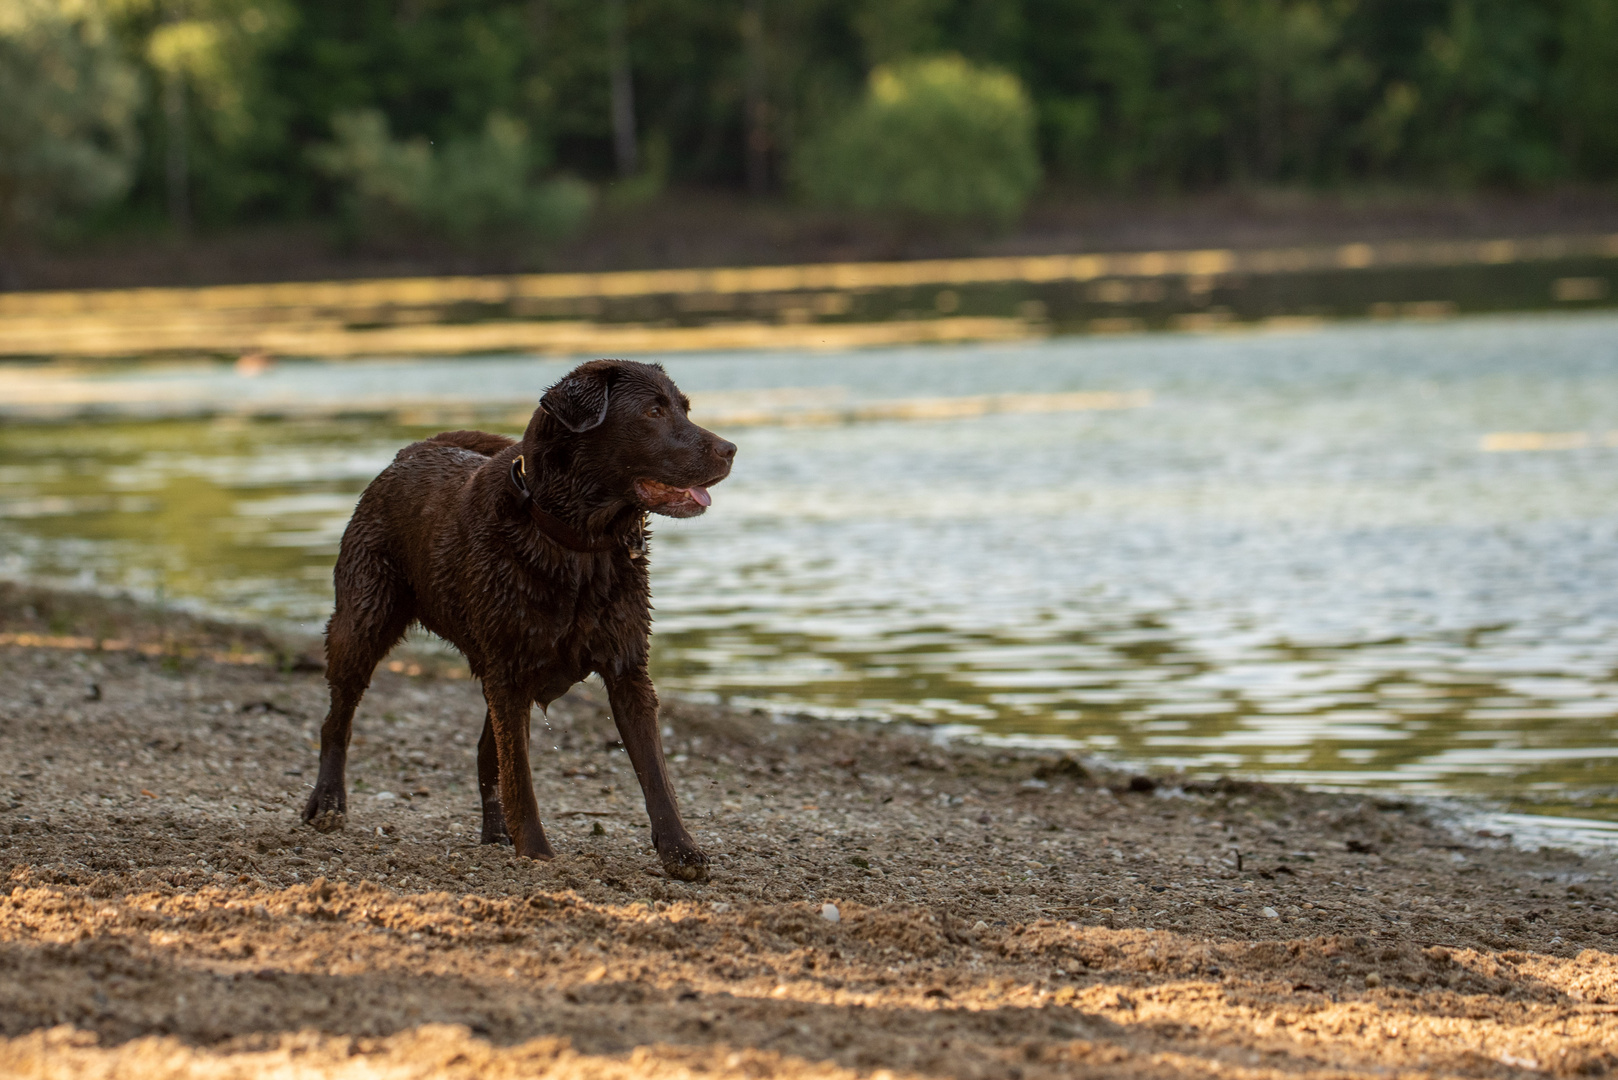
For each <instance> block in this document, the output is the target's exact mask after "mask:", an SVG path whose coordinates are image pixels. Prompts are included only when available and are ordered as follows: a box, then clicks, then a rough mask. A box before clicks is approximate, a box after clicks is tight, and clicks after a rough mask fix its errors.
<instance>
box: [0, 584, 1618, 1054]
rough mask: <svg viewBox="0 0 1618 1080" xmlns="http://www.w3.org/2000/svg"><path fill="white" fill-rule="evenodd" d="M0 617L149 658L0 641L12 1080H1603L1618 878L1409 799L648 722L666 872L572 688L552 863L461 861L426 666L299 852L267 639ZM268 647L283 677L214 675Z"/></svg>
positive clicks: (456, 747) (306, 689)
mask: <svg viewBox="0 0 1618 1080" xmlns="http://www.w3.org/2000/svg"><path fill="white" fill-rule="evenodd" d="M30 613H31V614H30ZM0 616H3V622H4V623H5V625H0V632H6V633H11V634H17V633H24V632H39V633H44V632H49V633H54V634H57V635H59V636H62V637H70V636H82V637H91V638H94V637H96V636H101V637H111V636H114V635H116V636H117V637H118V638H119V639H120V640H128V641H130V642H132V643H135V644H154V645H157V646H159V647H158V648H157V649H156V650H155V651H153V650H144V651H143V650H142V649H141V648H129V649H124V650H120V651H117V652H105V651H103V652H100V653H97V652H95V651H93V650H74V649H40V648H30V647H28V646H26V645H18V644H10V645H0V861H3V866H0V869H3V872H4V874H5V878H6V885H5V886H4V888H3V889H0V1072H6V1073H7V1074H8V1075H16V1076H24V1077H36V1076H37V1077H46V1076H65V1075H83V1074H85V1073H94V1074H98V1075H141V1076H143V1077H146V1076H153V1077H169V1076H173V1077H180V1076H185V1077H202V1076H242V1075H258V1074H261V1073H263V1072H266V1071H275V1070H282V1071H290V1070H294V1069H296V1070H298V1071H299V1075H317V1076H343V1077H348V1076H423V1077H425V1076H441V1075H448V1076H506V1075H519V1074H520V1075H542V1076H547V1077H549V1076H556V1077H563V1076H670V1077H674V1076H691V1075H693V1074H695V1073H701V1074H703V1075H712V1076H719V1077H731V1076H736V1077H741V1076H750V1077H757V1076H783V1077H798V1076H802V1077H816V1078H832V1077H837V1078H842V1077H854V1076H860V1077H866V1076H871V1077H875V1076H880V1075H882V1073H883V1071H886V1072H887V1074H888V1075H889V1076H892V1077H898V1076H939V1077H942V1076H961V1077H1018V1078H1021V1080H1035V1078H1038V1077H1044V1076H1052V1077H1054V1076H1059V1075H1071V1074H1072V1073H1073V1072H1074V1071H1083V1072H1084V1073H1086V1074H1087V1075H1097V1076H1109V1077H1111V1076H1117V1077H1124V1076H1130V1077H1136V1076H1164V1077H1169V1076H1173V1077H1193V1076H1195V1077H1206V1076H1207V1075H1209V1074H1210V1073H1212V1072H1218V1073H1221V1074H1227V1073H1228V1074H1232V1075H1237V1076H1241V1077H1243V1078H1249V1077H1250V1078H1252V1080H1259V1078H1261V1077H1263V1078H1270V1077H1276V1076H1280V1075H1291V1076H1296V1075H1309V1076H1316V1075H1318V1076H1320V1077H1322V1078H1324V1077H1327V1076H1329V1077H1332V1078H1342V1077H1358V1076H1366V1077H1370V1076H1385V1075H1387V1074H1388V1073H1389V1072H1390V1071H1391V1072H1398V1073H1401V1074H1403V1075H1410V1076H1417V1075H1421V1076H1426V1075H1433V1076H1438V1075H1444V1076H1468V1077H1471V1076H1477V1077H1496V1076H1508V1075H1526V1074H1527V1073H1530V1072H1541V1073H1554V1074H1557V1075H1568V1076H1573V1075H1598V1074H1600V1073H1602V1072H1604V1071H1608V1070H1611V1069H1613V1068H1618V1053H1615V1052H1614V1047H1618V955H1615V953H1618V861H1615V860H1614V858H1613V857H1612V856H1611V855H1610V854H1600V855H1597V854H1579V853H1577V852H1572V851H1566V850H1555V849H1541V850H1538V851H1533V852H1528V851H1521V850H1517V849H1515V848H1512V847H1510V846H1507V845H1506V844H1505V843H1504V842H1502V841H1501V840H1499V839H1498V838H1491V837H1482V836H1477V835H1475V834H1473V835H1471V836H1466V835H1459V836H1458V835H1456V834H1455V833H1453V832H1452V831H1450V830H1449V829H1448V828H1446V827H1445V826H1442V825H1440V824H1438V823H1436V822H1435V821H1434V820H1433V818H1432V816H1431V815H1430V814H1429V813H1427V812H1426V811H1424V810H1423V809H1422V808H1421V807H1420V806H1418V805H1416V804H1414V803H1412V802H1410V801H1408V800H1404V799H1399V798H1382V797H1377V796H1374V795H1369V794H1354V795H1349V794H1334V793H1323V792H1309V791H1304V790H1302V789H1299V788H1294V787H1289V786H1286V785H1277V784H1267V783H1262V782H1250V781H1232V780H1215V781H1199V780H1186V779H1184V778H1176V777H1149V776H1146V775H1143V774H1133V773H1129V772H1103V771H1099V770H1097V769H1095V768H1093V767H1091V765H1089V764H1086V763H1084V762H1081V761H1076V760H1074V759H1072V758H1071V757H1065V756H1062V755H1058V754H1052V753H1041V752H1037V751H1027V750H1016V749H1012V748H997V747H989V746H981V745H975V746H974V745H967V744H962V743H951V744H948V745H944V746H940V745H937V744H936V743H934V742H933V741H932V740H930V739H927V738H923V737H918V736H917V735H916V734H915V733H914V732H911V731H907V730H904V729H899V728H896V727H893V726H890V725H881V724H858V723H851V722H846V721H839V722H825V721H814V720H809V719H786V718H780V717H771V716H769V715H768V714H766V713H764V712H763V711H762V710H759V711H757V712H756V713H755V712H749V711H745V710H737V709H728V708H718V707H713V706H706V705H701V704H697V703H693V702H689V701H670V702H666V703H665V709H664V722H665V724H666V726H667V728H668V731H669V734H668V735H667V736H666V741H667V749H668V752H669V755H670V767H671V771H672V772H673V775H674V779H675V784H676V790H677V791H678V793H679V796H680V798H681V800H682V804H683V806H684V809H685V814H686V818H687V821H688V822H689V823H690V824H691V825H692V826H693V830H694V832H695V833H696V834H697V836H698V838H699V840H701V842H703V843H704V845H705V846H707V847H708V849H709V851H710V854H711V855H712V856H713V858H714V870H713V880H711V881H710V882H708V883H705V884H700V885H688V884H685V883H681V882H677V881H671V880H669V879H667V878H666V877H664V876H663V875H662V873H661V871H660V870H658V869H657V864H656V860H655V858H654V857H653V855H652V853H651V851H650V847H649V843H648V833H647V824H646V820H645V814H644V810H643V809H642V808H641V806H640V797H639V791H638V788H637V786H636V784H635V780H634V777H633V774H632V773H631V772H630V770H629V769H628V766H627V762H626V761H624V760H623V758H622V755H621V753H619V752H617V751H616V750H615V748H614V742H613V740H614V733H613V731H612V728H611V724H610V720H609V719H608V717H607V715H606V711H605V706H604V703H603V701H602V700H601V698H602V695H600V694H599V693H598V692H596V691H593V690H591V689H590V688H589V687H582V688H578V689H575V691H574V692H572V693H571V694H569V695H568V696H567V697H566V698H564V699H563V700H562V701H560V702H558V703H557V704H556V705H554V706H553V707H552V709H551V710H550V714H549V716H545V717H541V716H536V719H535V733H536V739H535V743H536V747H535V757H536V759H537V760H536V766H537V767H536V784H537V787H538V791H539V798H540V805H541V807H542V813H543V816H544V818H545V820H546V823H547V829H548V830H549V831H550V833H551V835H552V838H553V842H554V843H555V845H556V847H557V849H558V851H559V852H560V855H559V857H558V858H557V859H556V860H554V861H552V862H549V863H537V862H531V861H528V860H519V859H516V858H514V857H513V856H512V855H511V854H510V852H509V850H508V849H503V848H489V847H482V846H480V845H477V844H476V843H475V839H476V829H477V814H476V808H475V806H476V796H475V789H476V785H475V777H474V770H473V767H472V760H473V755H474V753H475V742H476V734H477V720H478V717H479V716H480V715H481V705H480V704H479V697H478V693H477V688H476V687H475V686H474V685H472V684H470V683H469V682H467V681H465V680H449V679H441V678H435V677H433V676H432V674H431V673H430V672H429V671H426V670H424V671H423V674H421V675H417V676H411V675H409V674H404V673H398V672H390V671H380V672H379V673H378V676H377V678H376V680H375V682H374V683H373V686H372V689H371V691H370V693H369V694H368V695H367V697H366V699H365V701H364V703H363V704H362V706H361V710H360V714H359V718H358V720H357V722H356V738H355V746H354V752H353V759H352V765H351V773H350V818H349V822H348V826H347V829H346V830H345V831H343V832H338V833H333V834H327V835H321V834H317V833H314V832H312V831H311V830H309V829H307V828H304V827H302V826H301V825H300V824H299V823H298V820H297V810H298V807H299V806H300V805H301V801H302V793H303V792H304V791H305V790H306V788H305V784H306V780H307V778H309V777H312V775H313V773H312V770H313V768H314V757H315V755H314V751H313V749H312V748H311V738H312V736H313V734H314V729H315V727H316V726H317V725H318V722H319V718H320V716H321V714H322V713H323V711H324V686H323V680H322V679H321V677H320V675H319V674H318V672H317V671H314V670H309V668H310V667H311V666H312V665H310V664H308V663H307V662H306V663H303V664H301V665H300V663H299V661H298V655H299V654H298V653H297V652H296V650H289V649H288V648H287V643H286V642H284V641H278V640H276V639H275V638H274V637H273V636H272V635H269V634H266V633H264V632H263V631H258V630H254V629H252V628H248V627H241V626H227V625H224V624H220V623H209V622H206V621H204V620H200V619H195V618H192V617H190V616H185V615H182V614H178V613H173V612H170V613H167V614H166V615H165V616H164V617H162V618H161V619H158V618H156V617H154V616H153V615H152V613H150V612H147V611H144V610H143V609H141V608H139V607H138V606H137V605H134V604H132V603H128V602H118V601H107V600H102V599H99V598H95V597H85V596H82V595H80V596H74V595H71V594H61V593H51V592H47V591H45V590H39V589H34V590H27V589H18V588H16V587H9V586H0ZM24 624H27V625H24ZM251 651H259V652H264V653H267V654H270V655H273V656H277V657H279V658H280V659H279V660H278V661H277V662H276V663H269V664H250V663H230V662H221V661H220V660H218V659H213V658H210V654H223V655H225V656H226V657H229V656H232V655H234V656H238V657H239V656H241V655H243V654H245V653H247V652H251ZM305 659H306V660H307V658H305ZM542 735H543V736H548V737H547V738H541V736H542ZM546 743H548V744H550V746H553V747H554V749H547V747H546V746H545V745H544V744H546ZM828 913H835V915H836V921H835V922H833V921H831V919H830V918H828V917H827V916H828Z"/></svg>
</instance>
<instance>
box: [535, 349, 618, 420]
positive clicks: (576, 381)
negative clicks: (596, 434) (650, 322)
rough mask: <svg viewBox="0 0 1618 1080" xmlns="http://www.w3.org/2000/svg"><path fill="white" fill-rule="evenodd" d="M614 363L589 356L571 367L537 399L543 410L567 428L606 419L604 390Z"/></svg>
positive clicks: (607, 387)
mask: <svg viewBox="0 0 1618 1080" xmlns="http://www.w3.org/2000/svg"><path fill="white" fill-rule="evenodd" d="M616 370H617V369H616V367H615V366H614V365H613V364H612V363H611V362H610V361H604V360H592V361H591V362H590V363H588V364H582V365H580V366H579V367H576V368H574V369H573V370H572V371H570V372H568V373H567V374H566V375H565V376H563V377H562V380H561V381H560V382H558V383H557V384H556V385H555V386H553V387H551V388H550V389H549V390H547V391H545V396H544V397H542V398H540V399H539V403H540V405H541V406H542V407H543V408H544V409H545V411H546V412H548V413H550V414H551V415H552V416H554V417H556V419H557V420H559V421H561V423H562V426H563V427H565V428H567V429H568V430H569V431H573V432H579V431H589V430H590V429H591V428H595V427H600V426H601V424H602V422H603V421H605V420H606V419H607V392H608V390H609V388H610V384H611V382H612V375H613V373H614V372H615V371H616Z"/></svg>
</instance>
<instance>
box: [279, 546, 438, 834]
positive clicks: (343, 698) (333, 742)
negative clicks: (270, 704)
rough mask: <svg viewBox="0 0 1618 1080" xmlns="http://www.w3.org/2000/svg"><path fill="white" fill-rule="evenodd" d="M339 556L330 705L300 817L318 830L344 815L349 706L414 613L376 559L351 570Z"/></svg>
mask: <svg viewBox="0 0 1618 1080" xmlns="http://www.w3.org/2000/svg"><path fill="white" fill-rule="evenodd" d="M357 561H358V560H350V559H344V558H341V557H340V558H339V559H338V567H337V574H336V578H337V583H338V587H337V610H336V611H335V612H334V613H333V614H332V617H331V621H330V622H329V623H327V624H326V684H327V685H328V686H329V687H330V688H331V709H330V711H329V712H327V713H326V721H325V723H323V724H322V725H321V726H320V775H319V776H318V777H317V778H316V779H315V790H314V791H312V792H310V793H309V801H308V802H307V803H305V804H304V808H303V820H304V821H306V822H308V823H309V824H310V825H312V826H314V828H315V829H316V830H317V831H319V832H332V831H333V830H336V829H341V828H342V827H343V823H344V821H345V819H346V818H347V816H348V788H347V784H346V782H345V779H344V776H345V772H346V770H347V768H348V737H349V734H350V733H351V732H352V731H353V726H354V710H355V709H356V708H358V707H359V703H360V698H362V697H364V696H365V689H366V687H368V686H370V684H371V673H372V672H374V671H375V670H376V665H377V664H378V663H379V662H380V661H381V659H382V658H383V657H384V656H386V655H387V654H388V650H389V649H391V648H393V647H394V646H395V645H397V644H398V643H399V640H400V639H401V638H403V637H404V632H405V629H406V628H407V627H409V625H410V621H411V619H413V618H414V617H415V610H414V603H413V601H412V598H411V596H410V593H409V590H408V588H407V587H406V586H405V585H404V584H403V582H401V581H399V580H398V578H397V576H396V575H393V574H391V573H389V572H388V571H387V568H386V566H385V564H382V563H381V561H380V560H375V561H372V562H371V563H370V565H369V566H366V567H365V568H364V570H365V572H363V573H356V572H355V571H356V569H357V568H356V567H355V565H354V564H355V562H357Z"/></svg>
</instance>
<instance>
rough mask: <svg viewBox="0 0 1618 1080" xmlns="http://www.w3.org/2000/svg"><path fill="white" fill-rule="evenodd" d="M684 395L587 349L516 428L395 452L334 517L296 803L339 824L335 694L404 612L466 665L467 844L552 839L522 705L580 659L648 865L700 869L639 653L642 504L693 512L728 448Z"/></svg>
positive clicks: (350, 703)
mask: <svg viewBox="0 0 1618 1080" xmlns="http://www.w3.org/2000/svg"><path fill="white" fill-rule="evenodd" d="M689 412H690V402H689V401H687V400H686V398H685V396H684V395H683V394H681V393H680V391H679V389H678V388H677V387H676V386H675V385H674V383H673V381H672V380H670V379H669V377H668V375H667V374H666V373H665V372H664V371H663V369H662V368H661V367H659V366H657V365H655V364H638V363H632V362H628V361H621V360H596V361H592V362H590V363H587V364H583V365H581V366H580V367H578V368H576V369H574V370H573V371H572V372H570V373H569V374H568V375H567V376H565V377H564V378H563V379H562V380H561V381H559V382H558V383H556V385H554V386H552V387H551V388H550V389H549V390H547V391H546V392H545V395H544V397H543V398H541V400H540V405H539V408H538V409H536V410H535V411H534V414H533V418H532V419H531V420H530V421H529V423H528V428H527V430H526V431H525V432H524V433H523V436H522V438H521V439H520V440H516V441H513V440H511V439H508V438H505V437H504V436H501V435H492V434H489V433H487V432H482V431H448V432H444V433H442V434H439V435H435V436H433V437H432V438H430V439H427V440H425V441H424V442H419V443H414V444H412V445H410V446H407V447H405V448H404V449H403V450H401V451H399V454H398V456H397V457H396V458H394V460H393V463H392V464H391V465H389V466H388V467H387V468H386V469H384V470H383V471H382V473H381V474H380V475H379V476H378V477H377V478H376V479H375V480H373V481H372V482H371V484H370V486H369V487H367V488H366V489H365V493H364V494H363V495H362V496H361V497H360V501H359V505H358V506H357V507H356V508H355V510H354V516H353V518H352V519H351V520H350V521H349V524H348V528H347V530H346V531H345V532H344V534H343V540H342V547H341V552H340V554H339V555H338V558H337V566H336V570H335V572H334V575H333V576H334V582H335V585H336V608H335V611H334V612H333V614H332V617H331V621H330V622H329V623H328V624H327V627H326V681H327V683H328V684H329V686H330V688H331V709H330V712H329V713H328V714H327V716H326V720H325V723H324V724H323V725H322V727H321V730H320V774H319V777H318V778H317V780H316V781H315V788H314V791H313V792H312V793H311V794H310V796H309V801H308V803H307V805H306V806H305V807H304V811H303V819H304V821H306V822H308V823H309V824H310V825H312V826H313V827H314V828H316V829H319V830H321V831H329V830H332V829H337V828H341V827H342V826H343V823H344V821H345V819H346V816H347V811H348V795H347V788H346V784H345V780H344V769H345V766H346V761H347V753H348V742H349V735H350V732H351V730H352V726H353V718H354V710H355V708H356V706H358V704H359V701H360V698H361V696H362V695H363V694H364V693H365V689H366V687H367V686H368V685H369V684H370V680H371V675H372V672H373V671H374V670H375V668H376V665H377V664H378V663H379V662H380V661H381V660H382V658H383V657H384V656H386V655H387V653H388V651H389V650H390V649H392V648H393V647H394V646H395V645H397V644H398V643H399V641H400V640H401V639H402V638H403V636H404V633H405V631H406V629H407V628H409V626H410V625H411V624H412V623H420V624H421V625H422V626H424V627H426V628H427V629H428V630H430V631H432V632H433V633H435V634H437V635H438V636H440V637H442V638H444V639H445V640H447V641H449V642H450V643H452V644H453V645H454V646H455V647H456V648H458V649H459V650H460V651H461V652H462V653H463V654H464V655H465V656H466V659H467V662H468V664H469V666H470V668H471V671H472V674H473V676H474V677H476V678H477V679H479V680H481V681H482V684H483V696H484V700H485V703H486V704H487V706H488V708H487V712H486V713H485V715H484V722H483V734H482V737H481V738H480V739H479V740H478V790H479V792H480V795H481V798H482V805H483V840H484V842H485V843H501V842H505V841H506V840H507V839H509V840H510V842H511V843H512V844H513V845H514V847H515V848H516V850H517V851H518V852H520V853H521V854H523V855H527V856H530V857H532V858H540V859H548V858H551V857H552V856H553V854H554V852H553V849H552V848H551V845H550V842H549V840H548V839H547V838H546V836H545V830H544V828H543V826H542V825H541V824H540V820H539V808H538V804H537V802H536V800H535V797H534V788H533V781H532V775H531V773H530V771H529V761H528V727H529V716H530V712H531V709H532V706H533V705H534V704H536V703H537V704H538V705H539V706H540V708H541V709H543V708H545V707H546V706H548V705H549V704H550V703H551V702H552V701H554V700H556V699H557V698H558V697H560V696H561V695H562V694H564V693H566V692H567V690H568V689H569V688H570V687H572V686H573V685H574V684H575V683H577V682H578V681H579V680H581V679H583V678H584V677H585V676H586V675H589V674H590V673H592V672H596V673H599V674H600V676H601V678H602V680H603V682H604V683H605V684H606V688H607V695H608V700H609V703H610V705H611V709H612V715H613V719H614V721H615V722H616V724H617V726H618V732H619V735H620V737H621V739H622V741H623V745H624V749H625V750H626V751H627V752H628V755H629V760H630V763H631V764H632V765H633V766H634V769H635V775H636V776H637V777H638V778H639V780H640V785H641V790H642V792H643V794H644V795H645V798H646V810H647V814H648V815H649V816H650V818H651V826H652V843H653V845H654V846H655V847H656V849H657V853H658V856H659V859H660V860H661V862H662V864H663V867H664V869H665V871H666V872H667V873H669V874H670V875H671V876H673V877H676V878H680V879H683V880H687V881H692V880H700V879H702V878H704V877H706V875H707V861H708V860H707V856H706V855H705V854H704V853H703V851H702V849H701V848H700V847H699V846H698V845H697V843H696V841H695V840H694V839H693V838H692V836H691V834H690V833H689V832H687V830H686V828H685V825H684V824H683V822H682V821H681V820H680V811H679V806H678V804H677V803H676V800H675V796H674V791H673V789H672V787H671V785H670V783H669V777H668V772H667V770H666V768H665V766H664V762H663V747H662V740H661V737H660V734H659V729H658V718H657V716H658V701H657V692H656V690H655V689H654V688H653V686H652V680H651V678H650V676H649V674H648V672H647V659H648V649H649V644H650V642H649V638H650V633H651V590H650V583H649V579H648V574H647V560H646V556H645V539H646V534H645V515H646V513H648V512H651V513H662V514H666V515H669V516H673V517H690V516H693V515H695V514H700V513H702V511H703V509H704V508H705V507H706V506H707V505H708V495H707V487H708V486H709V485H711V484H715V483H718V482H719V481H720V480H723V479H724V478H725V477H726V476H727V475H729V473H730V467H731V462H732V460H733V459H734V457H735V453H736V447H735V446H734V445H733V444H732V443H729V442H726V441H725V440H724V439H721V438H720V437H719V436H717V435H715V434H714V433H713V432H711V431H707V430H705V429H703V428H701V427H698V426H697V425H696V424H694V423H692V422H691V420H690V417H689Z"/></svg>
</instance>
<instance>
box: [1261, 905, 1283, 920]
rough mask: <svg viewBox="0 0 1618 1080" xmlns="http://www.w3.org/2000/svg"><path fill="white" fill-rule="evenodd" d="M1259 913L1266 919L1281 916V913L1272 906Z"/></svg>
mask: <svg viewBox="0 0 1618 1080" xmlns="http://www.w3.org/2000/svg"><path fill="white" fill-rule="evenodd" d="M1259 914H1260V915H1262V916H1264V917H1265V918H1266V919H1279V918H1280V917H1281V913H1280V912H1279V911H1276V910H1275V909H1274V908H1272V907H1267V908H1264V909H1263V910H1262V911H1260V912H1259Z"/></svg>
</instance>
